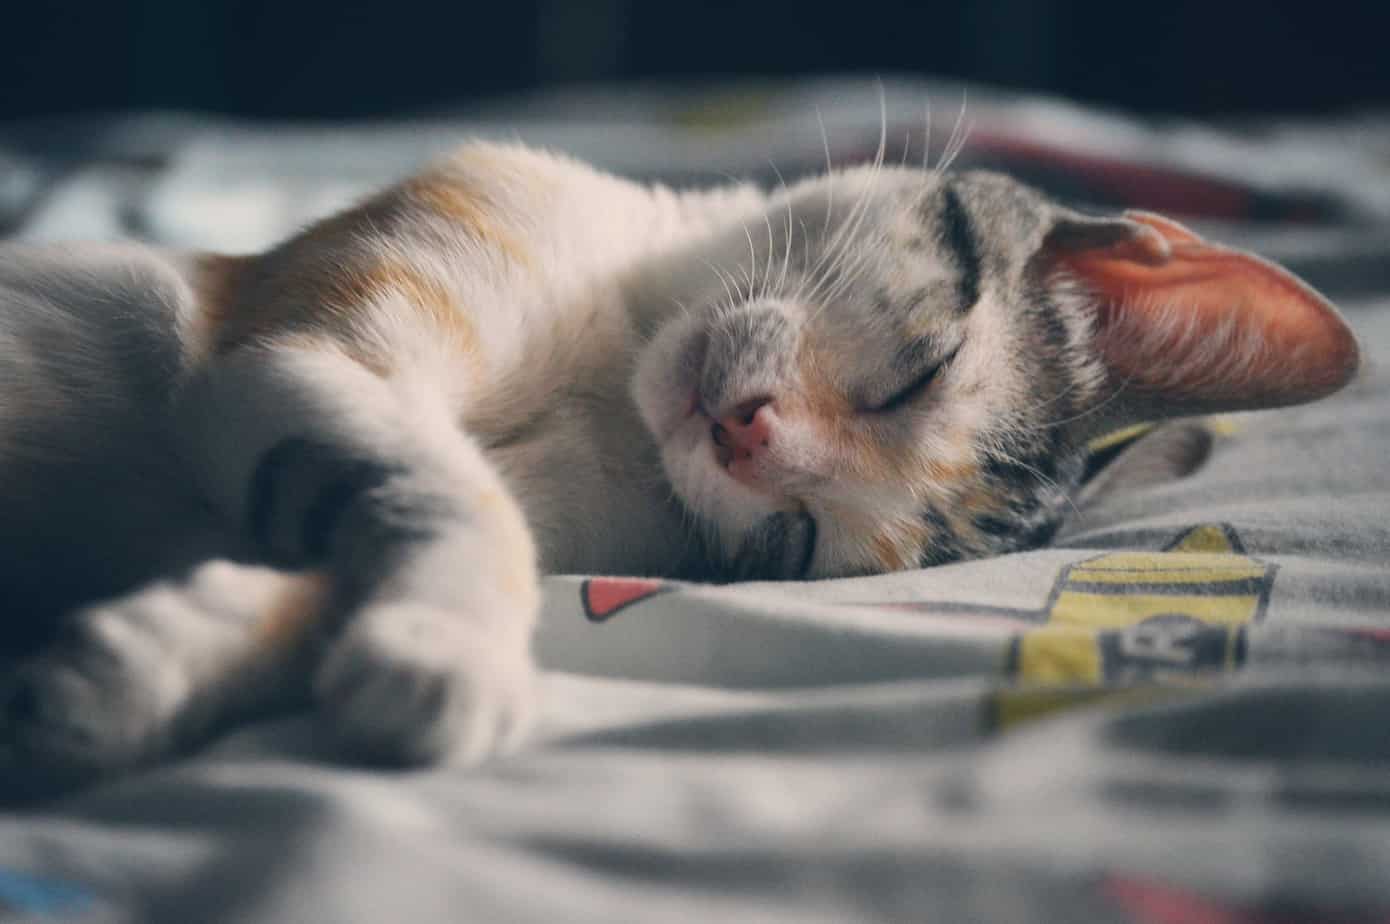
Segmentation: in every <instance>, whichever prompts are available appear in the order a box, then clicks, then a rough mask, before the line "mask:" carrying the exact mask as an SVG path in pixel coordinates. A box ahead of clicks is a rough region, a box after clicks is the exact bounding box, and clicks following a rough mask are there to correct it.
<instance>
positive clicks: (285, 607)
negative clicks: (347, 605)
mask: <svg viewBox="0 0 1390 924" xmlns="http://www.w3.org/2000/svg"><path fill="white" fill-rule="evenodd" d="M328 590H329V584H328V577H327V576H326V575H323V574H305V575H299V576H296V577H294V578H293V579H291V580H290V582H289V584H288V585H287V586H286V587H285V588H284V590H282V591H280V593H279V595H278V596H277V597H276V600H275V602H274V603H273V604H272V605H271V607H270V609H269V610H268V611H267V612H266V614H265V615H264V616H263V617H262V618H261V621H260V623H259V624H258V625H257V626H256V648H257V649H259V650H262V651H264V650H267V649H268V650H271V651H284V650H286V649H288V648H293V647H295V646H297V645H299V643H301V642H303V641H304V640H305V637H306V635H307V634H308V632H309V630H310V628H311V627H312V626H313V624H314V622H315V620H316V619H317V618H318V616H319V615H320V614H321V613H322V612H323V608H324V605H325V604H326V603H327V602H328Z"/></svg>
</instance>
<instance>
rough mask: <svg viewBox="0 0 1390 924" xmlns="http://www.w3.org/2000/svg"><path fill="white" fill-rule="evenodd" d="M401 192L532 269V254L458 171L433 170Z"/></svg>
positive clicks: (403, 187)
mask: <svg viewBox="0 0 1390 924" xmlns="http://www.w3.org/2000/svg"><path fill="white" fill-rule="evenodd" d="M401 192H402V193H403V194H404V195H406V196H407V197H408V198H409V199H410V201H412V202H414V203H416V204H418V205H420V206H421V207H423V208H425V209H426V210H428V211H430V212H432V213H434V214H435V215H439V216H442V217H444V218H447V219H448V220H449V221H450V222H451V223H452V224H453V225H455V226H456V227H458V228H460V229H462V230H464V231H466V232H467V233H468V234H469V235H471V236H472V237H474V238H477V239H478V240H479V241H482V242H484V243H486V244H487V245H488V246H490V247H493V248H495V249H496V250H497V251H498V252H500V253H501V254H502V255H504V256H505V257H507V258H508V259H510V260H512V261H513V262H515V263H517V264H519V265H521V266H529V265H530V254H529V253H528V252H527V251H526V249H525V248H523V247H522V246H521V244H520V242H519V241H517V239H516V238H515V237H514V236H512V235H511V234H509V233H508V232H507V231H506V229H504V228H503V227H502V225H501V224H500V223H499V222H498V221H496V220H495V218H494V216H493V215H492V214H491V210H490V208H489V206H488V203H487V200H486V198H485V197H483V196H482V195H481V194H480V193H479V192H478V191H477V190H476V189H474V188H473V186H472V184H470V183H469V182H468V181H467V180H466V179H464V178H463V177H461V176H459V175H458V173H457V172H455V171H447V170H443V169H437V170H431V171H429V172H428V173H425V174H424V175H422V176H419V177H416V178H414V179H412V180H407V181H406V182H405V183H404V184H403V185H402V186H401Z"/></svg>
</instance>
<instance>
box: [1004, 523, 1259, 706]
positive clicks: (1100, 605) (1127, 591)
mask: <svg viewBox="0 0 1390 924" xmlns="http://www.w3.org/2000/svg"><path fill="white" fill-rule="evenodd" d="M1273 574H1274V568H1273V566H1270V565H1266V564H1265V563H1263V562H1261V561H1258V560H1256V559H1254V558H1251V557H1249V556H1247V555H1244V554H1241V550H1240V548H1239V545H1238V540H1235V539H1234V537H1233V535H1232V534H1231V533H1229V532H1228V530H1227V529H1226V528H1224V527H1222V526H1220V525H1216V524H1204V525H1202V526H1198V527H1195V528H1193V529H1191V530H1189V531H1187V532H1186V533H1184V534H1183V535H1182V536H1180V537H1179V539H1178V540H1177V541H1176V542H1174V543H1173V545H1172V546H1170V548H1169V551H1164V552H1145V551H1123V552H1111V553H1108V554H1105V555H1100V556H1098V557H1096V558H1093V559H1090V560H1088V561H1084V562H1080V563H1078V564H1076V565H1073V566H1072V567H1070V568H1068V569H1067V570H1066V571H1064V572H1063V573H1062V575H1061V576H1060V577H1059V579H1058V584H1057V586H1056V587H1055V588H1054V590H1053V595H1052V600H1051V603H1050V605H1049V606H1048V608H1047V612H1046V614H1045V618H1046V624H1045V625H1043V626H1040V627H1039V628H1037V629H1034V630H1032V631H1030V632H1027V633H1025V634H1024V635H1023V636H1022V637H1021V638H1020V639H1019V640H1018V648H1017V650H1016V660H1015V667H1016V674H1015V676H1016V677H1017V678H1018V679H1019V680H1021V681H1025V682H1029V683H1039V684H1047V685H1062V684H1101V683H1105V682H1107V681H1109V682H1115V681H1124V680H1131V679H1133V678H1135V677H1139V676H1147V675H1151V674H1167V673H1169V672H1171V671H1174V670H1177V671H1181V670H1184V669H1209V668H1226V667H1230V666H1231V665H1232V664H1233V662H1234V660H1235V656H1234V650H1235V639H1236V637H1237V634H1238V632H1239V627H1240V626H1243V625H1245V624H1247V623H1250V622H1252V621H1254V620H1255V619H1257V618H1258V617H1259V614H1260V612H1261V609H1262V607H1263V605H1264V601H1265V599H1266V596H1267V594H1268V590H1269V585H1270V581H1271V580H1272V576H1273ZM1203 627H1206V628H1203ZM1213 629H1216V630H1222V629H1224V630H1225V631H1222V632H1220V633H1219V634H1217V635H1213V634H1212V630H1213ZM1218 649H1224V650H1218Z"/></svg>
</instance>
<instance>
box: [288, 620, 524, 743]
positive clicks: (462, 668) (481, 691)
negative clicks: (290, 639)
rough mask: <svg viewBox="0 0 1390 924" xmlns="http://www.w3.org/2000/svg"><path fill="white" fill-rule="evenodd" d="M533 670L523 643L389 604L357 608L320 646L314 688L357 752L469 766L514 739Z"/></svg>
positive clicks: (518, 734)
mask: <svg viewBox="0 0 1390 924" xmlns="http://www.w3.org/2000/svg"><path fill="white" fill-rule="evenodd" d="M470 629H472V630H473V631H471V632H470V631H469V630H470ZM534 674H535V668H534V665H533V663H532V661H531V657H530V651H529V647H528V646H527V644H526V642H525V639H523V638H514V637H499V636H497V635H489V634H486V633H483V632H479V631H478V629H477V627H476V626H472V625H470V624H469V623H468V621H467V620H466V619H463V618H460V617H459V616H458V615H456V614H453V613H450V612H447V611H445V610H441V609H437V608H434V607H428V606H417V605H412V604H399V605H390V606H379V607H374V608H372V609H370V610H367V611H366V612H363V613H360V614H359V615H358V617H357V618H356V619H354V620H353V621H352V623H351V625H350V626H349V627H348V629H347V630H346V631H345V632H344V634H343V636H342V637H341V638H339V639H338V640H337V642H336V643H334V645H333V646H332V647H331V648H330V649H329V651H328V652H327V655H326V657H325V659H324V661H323V663H322V665H321V666H320V668H319V671H318V674H317V676H316V677H315V683H314V689H315V693H316V696H317V698H318V703H319V708H320V710H321V712H322V713H323V714H324V715H325V717H326V718H327V720H328V722H329V724H330V726H331V728H332V730H333V731H334V733H335V736H336V738H337V739H338V740H339V741H340V742H341V743H342V745H343V746H344V747H345V748H346V749H347V750H348V751H349V752H350V753H351V754H352V755H353V756H355V757H357V758H360V759H363V760H368V761H372V762H377V763H390V764H407V765H408V764H421V763H432V762H435V761H441V760H447V761H449V762H450V763H476V762H478V761H480V760H483V759H485V758H487V757H489V756H491V755H493V754H496V753H499V752H503V751H506V750H508V749H510V748H512V747H513V746H515V745H516V744H517V743H518V742H519V741H520V739H521V738H522V736H523V735H524V732H525V729H526V727H527V724H528V719H529V716H530V711H531V702H532V697H533V693H534Z"/></svg>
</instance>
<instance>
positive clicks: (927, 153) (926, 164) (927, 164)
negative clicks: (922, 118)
mask: <svg viewBox="0 0 1390 924" xmlns="http://www.w3.org/2000/svg"><path fill="white" fill-rule="evenodd" d="M926 110H927V127H926V131H924V132H923V133H922V171H923V172H924V173H930V172H931V94H927V101H926Z"/></svg>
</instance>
